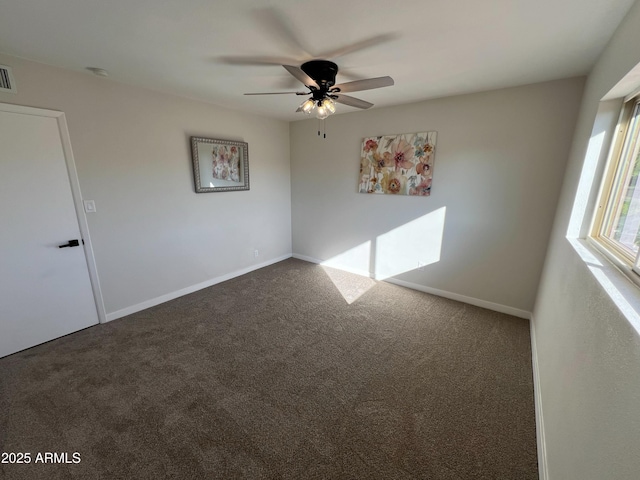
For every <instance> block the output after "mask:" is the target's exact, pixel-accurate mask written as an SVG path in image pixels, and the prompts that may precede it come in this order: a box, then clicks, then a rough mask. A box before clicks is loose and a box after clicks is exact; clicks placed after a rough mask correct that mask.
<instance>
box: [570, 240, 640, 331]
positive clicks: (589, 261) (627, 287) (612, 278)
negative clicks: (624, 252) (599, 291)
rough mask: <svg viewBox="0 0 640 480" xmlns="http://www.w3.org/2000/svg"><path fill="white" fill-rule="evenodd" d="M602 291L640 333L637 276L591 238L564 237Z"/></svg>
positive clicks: (638, 279)
mask: <svg viewBox="0 0 640 480" xmlns="http://www.w3.org/2000/svg"><path fill="white" fill-rule="evenodd" d="M567 240H568V241H569V243H570V244H571V246H572V247H573V249H574V250H575V251H576V253H577V254H578V256H579V257H580V258H581V259H582V261H583V262H584V263H585V264H586V266H587V268H588V269H589V270H590V271H591V273H592V274H593V276H594V277H595V278H596V280H597V281H598V283H600V285H601V286H602V288H603V290H604V291H605V293H606V294H607V295H608V296H609V297H610V298H611V300H612V301H613V302H614V303H615V304H616V306H617V307H618V309H619V310H620V312H621V313H622V314H623V315H624V316H625V317H626V318H627V320H628V321H629V323H630V324H631V325H632V326H633V328H634V329H635V331H636V332H637V333H638V335H640V277H638V275H637V274H635V273H634V272H633V271H632V270H631V268H630V267H629V266H627V265H626V264H624V263H622V262H621V261H620V260H619V259H617V258H616V257H614V256H613V255H612V254H610V253H609V252H607V251H605V250H604V249H603V248H602V247H601V246H600V245H598V243H597V242H596V241H594V240H592V239H581V238H567Z"/></svg>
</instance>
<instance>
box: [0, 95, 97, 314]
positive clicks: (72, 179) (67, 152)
mask: <svg viewBox="0 0 640 480" xmlns="http://www.w3.org/2000/svg"><path fill="white" fill-rule="evenodd" d="M0 111H2V112H9V113H21V114H23V115H35V116H38V117H50V118H55V119H56V121H57V122H58V129H59V130H60V140H61V141H62V149H63V151H64V158H65V162H66V164H67V173H68V174H69V183H70V184H71V195H72V196H73V204H74V206H75V209H76V217H77V218H78V225H79V226H80V234H81V235H82V239H83V240H84V245H83V247H84V256H85V258H86V260H87V267H88V269H89V278H90V279H91V289H92V291H93V298H94V300H95V303H96V311H97V312H98V320H99V321H100V323H105V322H106V321H107V314H106V311H105V307H104V300H103V298H102V290H101V289H100V279H99V278H98V267H97V266H96V259H95V257H94V255H93V246H92V244H91V235H89V224H88V223H87V217H86V215H85V213H84V207H83V203H82V193H81V191H80V180H79V179H78V172H77V170H76V163H75V161H74V159H73V151H72V150H71V139H70V138H69V129H68V127H67V119H66V117H65V115H64V112H59V111H57V110H45V109H42V108H34V107H25V106H22V105H13V104H10V103H0Z"/></svg>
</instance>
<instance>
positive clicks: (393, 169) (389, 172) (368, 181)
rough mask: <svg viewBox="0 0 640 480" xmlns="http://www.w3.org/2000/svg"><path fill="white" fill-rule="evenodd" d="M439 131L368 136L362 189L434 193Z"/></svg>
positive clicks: (364, 143) (362, 156)
mask: <svg viewBox="0 0 640 480" xmlns="http://www.w3.org/2000/svg"><path fill="white" fill-rule="evenodd" d="M436 137H437V132H420V133H405V134H402V135H384V136H380V137H367V138H365V139H364V140H363V141H362V151H361V153H360V186H359V192H360V193H382V194H385V193H386V194H393V195H419V196H428V195H430V194H431V181H432V179H433V161H434V155H435V148H436Z"/></svg>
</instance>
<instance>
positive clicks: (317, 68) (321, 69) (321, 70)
mask: <svg viewBox="0 0 640 480" xmlns="http://www.w3.org/2000/svg"><path fill="white" fill-rule="evenodd" d="M300 69H301V70H302V71H303V72H304V73H306V74H307V75H309V76H310V77H311V78H312V79H314V80H315V81H316V83H317V84H318V86H319V87H320V89H321V90H324V91H327V90H329V89H330V88H331V87H332V86H334V85H335V83H336V74H337V73H338V65H336V64H335V63H333V62H330V61H329V60H310V61H308V62H305V63H303V64H302V65H300Z"/></svg>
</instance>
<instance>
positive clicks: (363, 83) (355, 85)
mask: <svg viewBox="0 0 640 480" xmlns="http://www.w3.org/2000/svg"><path fill="white" fill-rule="evenodd" d="M393 84H394V82H393V78H391V77H377V78H367V79H365V80H356V81H355V82H347V83H340V84H338V85H334V86H333V88H339V89H340V93H342V92H359V91H361V90H371V89H373V88H382V87H390V86H391V85H393Z"/></svg>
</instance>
